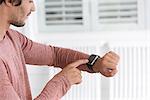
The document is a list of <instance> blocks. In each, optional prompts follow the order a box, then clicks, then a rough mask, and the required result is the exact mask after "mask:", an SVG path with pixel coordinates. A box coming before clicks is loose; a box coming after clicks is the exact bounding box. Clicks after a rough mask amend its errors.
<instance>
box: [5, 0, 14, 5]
mask: <svg viewBox="0 0 150 100" xmlns="http://www.w3.org/2000/svg"><path fill="white" fill-rule="evenodd" d="M5 4H6V5H7V6H9V7H11V6H13V3H12V0H5Z"/></svg>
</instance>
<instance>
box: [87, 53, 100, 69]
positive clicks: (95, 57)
mask: <svg viewBox="0 0 150 100" xmlns="http://www.w3.org/2000/svg"><path fill="white" fill-rule="evenodd" d="M99 58H100V56H98V55H95V54H92V55H90V56H89V58H88V60H89V62H88V63H87V64H86V65H87V67H88V68H89V69H90V70H91V71H94V70H93V65H94V64H95V62H96V61H97V60H98V59H99Z"/></svg>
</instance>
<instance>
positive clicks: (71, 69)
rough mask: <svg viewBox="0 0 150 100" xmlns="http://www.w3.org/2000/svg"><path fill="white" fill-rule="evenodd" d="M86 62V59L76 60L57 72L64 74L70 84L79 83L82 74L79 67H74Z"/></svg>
mask: <svg viewBox="0 0 150 100" xmlns="http://www.w3.org/2000/svg"><path fill="white" fill-rule="evenodd" d="M87 62H88V60H87V59H83V60H77V61H75V62H73V63H71V64H69V65H67V66H66V67H65V68H63V69H62V71H61V72H60V73H58V74H59V75H65V76H66V77H67V79H68V80H69V82H70V84H71V85H73V84H79V83H81V79H82V76H81V71H80V70H79V69H77V68H76V67H78V66H80V65H82V64H86V63H87Z"/></svg>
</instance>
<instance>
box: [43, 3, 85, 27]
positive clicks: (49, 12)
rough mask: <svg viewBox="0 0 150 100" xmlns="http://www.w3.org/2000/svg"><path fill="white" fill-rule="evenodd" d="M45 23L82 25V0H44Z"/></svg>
mask: <svg viewBox="0 0 150 100" xmlns="http://www.w3.org/2000/svg"><path fill="white" fill-rule="evenodd" d="M44 8H45V24H46V25H48V26H49V25H82V24H83V11H82V0H45V7H44Z"/></svg>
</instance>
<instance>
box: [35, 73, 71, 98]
mask: <svg viewBox="0 0 150 100" xmlns="http://www.w3.org/2000/svg"><path fill="white" fill-rule="evenodd" d="M70 87H71V84H70V82H69V81H68V79H66V77H65V76H60V75H59V76H58V75H56V76H55V77H53V78H52V79H51V80H50V81H49V82H48V83H47V85H46V86H45V88H44V89H43V91H42V92H41V94H40V95H39V96H37V97H36V98H35V99H34V100H60V99H61V98H62V97H63V96H64V95H65V94H66V93H67V91H68V90H69V89H70Z"/></svg>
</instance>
